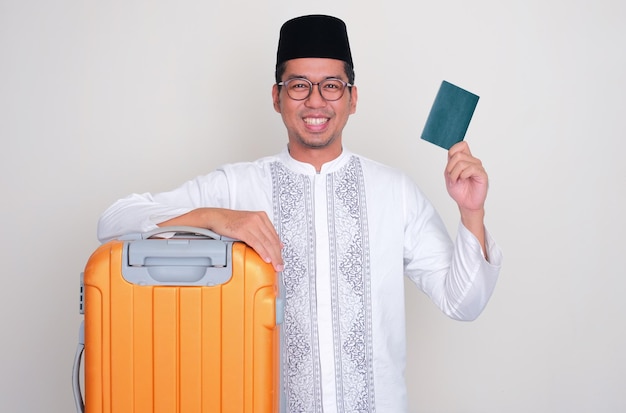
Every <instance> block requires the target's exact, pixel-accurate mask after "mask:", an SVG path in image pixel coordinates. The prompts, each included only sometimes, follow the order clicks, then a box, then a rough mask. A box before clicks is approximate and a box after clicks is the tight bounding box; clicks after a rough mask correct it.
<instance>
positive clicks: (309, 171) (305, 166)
mask: <svg viewBox="0 0 626 413" xmlns="http://www.w3.org/2000/svg"><path fill="white" fill-rule="evenodd" d="M351 155H352V152H350V151H349V150H347V149H346V148H343V149H342V151H341V153H340V154H339V156H338V157H336V158H335V159H333V160H332V161H329V162H326V163H325V164H323V165H322V168H321V170H320V172H319V173H318V172H317V171H316V170H315V167H314V166H313V165H311V164H309V163H306V162H300V161H298V160H295V159H294V158H292V157H291V154H290V153H289V148H288V147H287V146H285V147H284V148H283V150H282V151H281V153H280V154H279V155H278V157H279V159H280V160H281V162H283V163H284V164H285V165H286V166H287V167H288V168H289V169H291V170H292V171H294V172H297V173H301V174H305V175H316V174H319V175H327V174H330V173H333V172H336V171H337V170H338V169H340V168H342V167H343V166H344V165H345V164H346V163H348V160H349V159H350V156H351Z"/></svg>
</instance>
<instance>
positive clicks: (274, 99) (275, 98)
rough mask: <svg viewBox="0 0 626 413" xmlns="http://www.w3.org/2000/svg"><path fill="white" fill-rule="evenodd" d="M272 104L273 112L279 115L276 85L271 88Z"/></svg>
mask: <svg viewBox="0 0 626 413" xmlns="http://www.w3.org/2000/svg"><path fill="white" fill-rule="evenodd" d="M272 102H273V103H274V110H275V111H276V112H278V113H280V112H281V110H280V89H278V85H277V84H276V83H274V86H272Z"/></svg>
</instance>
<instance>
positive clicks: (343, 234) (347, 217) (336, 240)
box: [327, 157, 375, 413]
mask: <svg viewBox="0 0 626 413" xmlns="http://www.w3.org/2000/svg"><path fill="white" fill-rule="evenodd" d="M327 199H328V206H327V207H328V216H329V217H332V218H333V219H329V222H328V226H329V228H328V230H329V237H330V241H331V242H330V248H331V251H330V257H331V282H332V286H331V293H332V303H333V304H332V305H333V336H334V343H335V345H334V348H335V369H336V374H335V377H336V387H337V389H336V390H337V411H338V412H350V413H351V412H375V404H374V379H373V376H374V373H373V355H372V348H373V340H372V313H371V285H370V263H369V238H368V228H367V210H366V203H365V187H364V180H363V171H362V168H361V163H360V161H359V159H358V158H357V157H352V158H351V160H350V162H349V163H348V165H346V166H345V167H344V168H342V169H341V170H340V171H338V172H336V173H334V174H333V175H330V176H329V177H328V182H327Z"/></svg>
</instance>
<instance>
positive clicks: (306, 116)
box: [272, 58, 357, 154]
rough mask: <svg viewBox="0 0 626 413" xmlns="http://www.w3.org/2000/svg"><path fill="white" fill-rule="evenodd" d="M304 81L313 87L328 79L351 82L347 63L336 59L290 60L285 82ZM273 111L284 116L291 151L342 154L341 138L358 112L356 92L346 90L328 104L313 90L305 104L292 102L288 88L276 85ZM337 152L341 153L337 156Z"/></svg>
mask: <svg viewBox="0 0 626 413" xmlns="http://www.w3.org/2000/svg"><path fill="white" fill-rule="evenodd" d="M292 78H305V79H308V80H310V81H311V82H313V83H317V82H321V81H323V80H325V79H328V78H338V79H341V80H343V81H344V82H347V81H348V78H347V76H346V73H345V70H344V63H343V62H342V61H340V60H335V59H320V58H305V59H293V60H289V61H288V62H287V65H286V70H285V73H284V74H283V77H282V79H281V80H282V81H286V80H289V79H292ZM272 97H273V100H274V109H275V110H276V111H277V112H278V113H280V114H281V116H282V118H283V122H284V123H285V126H286V127H287V133H288V136H289V148H290V150H291V151H294V150H296V151H303V150H315V149H317V150H328V151H330V152H335V153H336V154H338V153H340V152H341V134H342V131H343V128H344V126H345V125H346V123H347V121H348V117H349V116H350V115H351V114H353V113H354V112H355V111H356V101H357V91H356V87H352V93H350V90H349V89H347V88H346V90H345V93H344V94H343V96H342V97H341V98H340V99H339V100H336V101H327V100H325V99H324V98H323V97H322V96H321V95H320V93H319V89H318V86H317V85H314V86H313V90H312V92H311V95H310V96H309V97H308V98H307V99H304V100H299V101H298V100H293V99H291V98H290V97H289V96H288V95H287V90H286V88H285V87H282V88H280V90H279V88H278V86H277V85H274V88H273V90H272ZM337 151H338V152H337Z"/></svg>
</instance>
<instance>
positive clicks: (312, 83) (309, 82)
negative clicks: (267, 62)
mask: <svg viewBox="0 0 626 413" xmlns="http://www.w3.org/2000/svg"><path fill="white" fill-rule="evenodd" d="M295 80H297V81H300V82H301V81H305V82H306V83H308V84H309V93H307V95H306V96H305V97H303V98H300V99H296V98H294V97H293V96H291V95H290V94H289V83H291V82H293V81H295ZM328 81H336V82H339V83H341V84H342V85H343V89H342V91H341V95H340V96H339V97H337V98H336V99H327V98H326V97H325V96H324V94H323V93H322V83H324V82H328ZM276 84H277V85H278V86H285V87H286V88H287V96H289V99H292V100H297V101H302V100H307V99H308V98H310V97H311V93H313V86H317V91H318V92H319V93H320V96H321V97H322V99H324V100H325V101H328V102H336V101H338V100H339V99H341V98H342V97H343V95H344V94H345V93H346V88H352V86H354V85H353V84H352V83H348V82H346V81H344V80H341V79H339V78H337V77H329V78H328V79H324V80H322V81H321V82H315V83H314V82H311V81H310V80H309V79H307V78H305V77H294V78H292V79H287V80H284V81H282V82H278V83H276Z"/></svg>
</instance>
